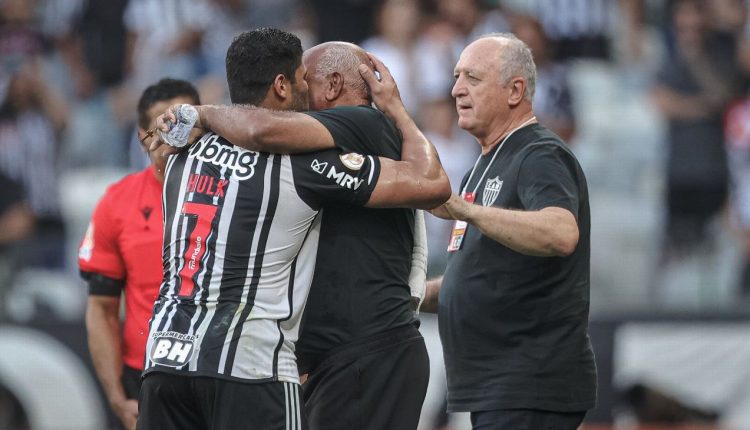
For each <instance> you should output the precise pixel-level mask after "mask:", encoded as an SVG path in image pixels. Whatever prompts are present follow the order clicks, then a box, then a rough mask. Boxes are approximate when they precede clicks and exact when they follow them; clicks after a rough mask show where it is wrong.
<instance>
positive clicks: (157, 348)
mask: <svg viewBox="0 0 750 430" xmlns="http://www.w3.org/2000/svg"><path fill="white" fill-rule="evenodd" d="M153 338H154V341H153V343H152V344H151V350H150V351H149V353H148V356H149V359H150V360H151V361H153V362H154V363H156V364H160V365H162V366H167V367H182V366H184V365H185V364H186V363H188V362H189V361H190V357H192V356H193V349H194V347H195V344H194V342H195V336H193V335H187V334H182V333H175V332H158V333H154V334H153Z"/></svg>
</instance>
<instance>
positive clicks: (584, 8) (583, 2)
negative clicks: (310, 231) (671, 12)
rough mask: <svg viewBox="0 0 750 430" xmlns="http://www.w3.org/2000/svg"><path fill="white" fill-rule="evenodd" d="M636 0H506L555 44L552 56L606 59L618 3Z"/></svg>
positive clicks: (556, 57) (618, 11)
mask: <svg viewBox="0 0 750 430" xmlns="http://www.w3.org/2000/svg"><path fill="white" fill-rule="evenodd" d="M636 1H638V0H622V1H619V2H618V0H508V1H507V3H509V4H510V5H511V7H512V8H513V9H516V10H519V11H522V12H523V13H526V14H529V15H532V16H534V17H535V18H536V19H538V20H539V22H541V24H542V26H543V27H544V30H545V32H546V33H547V35H548V36H549V39H550V40H551V41H552V42H553V43H554V44H555V47H556V49H555V57H554V58H555V59H556V60H560V61H567V60H571V59H579V58H588V59H599V60H609V59H611V54H612V46H611V45H612V36H613V28H615V26H614V25H613V24H614V23H615V22H616V20H615V17H616V16H617V14H618V13H620V10H619V6H620V4H619V3H623V4H624V3H635V2H636Z"/></svg>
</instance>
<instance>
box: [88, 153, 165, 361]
mask: <svg viewBox="0 0 750 430" xmlns="http://www.w3.org/2000/svg"><path fill="white" fill-rule="evenodd" d="M161 194H162V186H161V184H160V183H159V181H158V180H157V179H156V177H155V176H154V171H153V167H148V168H146V169H144V170H142V171H141V172H138V173H134V174H132V175H128V176H126V177H125V178H123V179H122V180H120V181H119V182H117V183H115V184H113V185H111V186H110V187H109V188H108V189H107V191H106V192H105V194H104V196H103V197H102V198H101V199H100V200H99V203H98V204H97V205H96V208H95V210H94V214H93V216H92V218H91V222H90V223H89V227H88V230H87V232H86V235H85V237H84V238H83V241H82V242H81V246H80V248H79V250H78V265H79V268H80V270H81V271H82V272H84V274H86V273H95V274H99V275H102V276H104V277H107V278H110V279H114V280H120V281H123V282H124V291H125V321H124V323H123V331H122V333H123V334H122V339H123V343H122V355H123V357H122V359H123V363H124V364H126V365H127V366H129V367H132V368H134V369H143V359H144V356H145V349H146V339H147V335H148V320H149V318H150V317H151V310H152V308H153V306H154V301H155V300H156V296H157V294H158V292H159V285H160V284H161V281H162V264H161V251H162V248H161V243H162V236H163V233H162V231H163V230H162V226H163V217H162V209H161ZM117 294H118V295H119V292H117Z"/></svg>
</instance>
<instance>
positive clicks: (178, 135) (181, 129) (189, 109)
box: [159, 104, 198, 148]
mask: <svg viewBox="0 0 750 430" xmlns="http://www.w3.org/2000/svg"><path fill="white" fill-rule="evenodd" d="M174 114H175V117H177V121H175V122H174V123H173V124H171V125H170V127H169V131H168V132H166V133H164V132H163V131H161V130H159V136H161V140H163V141H164V142H165V143H166V144H167V145H169V146H173V147H175V148H182V147H183V146H185V145H187V144H188V136H189V135H190V130H192V129H193V126H194V125H195V121H197V120H198V111H197V110H196V109H195V108H194V107H193V106H192V105H186V104H182V105H180V106H179V108H177V110H176V112H175V113H174Z"/></svg>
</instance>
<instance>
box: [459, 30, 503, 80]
mask: <svg viewBox="0 0 750 430" xmlns="http://www.w3.org/2000/svg"><path fill="white" fill-rule="evenodd" d="M502 47H503V43H502V42H501V41H500V40H497V39H495V38H490V37H487V38H483V39H479V40H476V41H474V42H472V43H471V44H470V45H469V46H467V47H466V48H464V50H463V52H461V56H460V57H459V59H458V63H456V70H455V71H456V72H463V71H469V70H473V71H480V72H495V71H498V70H499V69H500V52H501V50H502Z"/></svg>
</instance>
